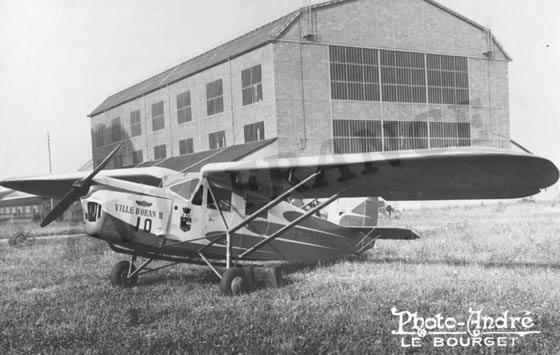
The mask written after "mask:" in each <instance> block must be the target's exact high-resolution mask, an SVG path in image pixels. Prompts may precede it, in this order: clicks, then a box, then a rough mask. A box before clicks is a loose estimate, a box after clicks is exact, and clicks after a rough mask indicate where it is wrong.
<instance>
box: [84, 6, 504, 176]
mask: <svg viewBox="0 0 560 355" xmlns="http://www.w3.org/2000/svg"><path fill="white" fill-rule="evenodd" d="M283 19H284V20H283ZM277 21H279V22H278V23H279V25H278V26H276V25H274V26H273V28H274V29H275V31H276V30H278V35H277V36H276V35H275V37H274V36H273V38H271V39H270V40H266V41H263V42H262V44H259V45H258V46H257V47H256V48H252V49H251V50H247V51H243V52H239V53H238V54H237V55H236V56H233V57H228V58H227V60H226V61H224V62H221V63H219V64H217V65H214V66H212V67H209V68H207V69H204V70H202V71H199V72H197V73H194V74H192V75H190V76H188V77H186V78H183V79H180V80H178V81H176V82H173V83H171V84H169V85H166V86H164V87H161V88H159V89H157V90H155V91H148V90H146V92H145V93H144V94H142V95H141V96H139V97H137V98H135V99H133V100H130V101H127V102H123V103H122V104H120V105H118V106H116V107H113V108H111V109H108V110H105V111H103V112H101V113H98V114H95V115H93V116H91V117H90V119H91V127H92V140H93V142H92V151H93V162H94V163H95V164H98V163H99V162H100V161H101V160H102V158H103V157H104V156H106V155H107V154H108V153H109V152H110V151H111V150H112V149H113V147H114V146H115V145H116V144H118V143H119V142H124V143H125V148H124V149H123V150H122V151H121V153H120V156H118V157H117V159H115V164H114V166H129V165H137V164H138V163H140V162H142V161H149V160H158V159H160V158H162V157H170V156H176V155H179V154H180V153H184V152H185V151H188V152H190V151H194V152H197V151H203V150H208V149H213V148H216V147H219V146H220V145H221V144H225V145H228V146H229V145H234V144H242V143H245V142H246V137H245V135H246V134H247V126H248V125H252V124H257V125H258V124H261V125H262V126H258V127H257V128H256V129H258V130H259V133H257V134H256V139H257V140H260V139H269V138H278V139H277V141H276V142H275V143H274V146H275V148H274V154H280V155H302V154H304V155H310V154H327V153H356V152H362V151H382V150H398V149H423V148H435V147H444V146H453V145H480V146H491V147H503V148H507V147H508V146H509V102H508V100H509V98H508V96H509V94H508V72H507V70H508V62H509V60H510V59H509V57H508V56H507V54H506V53H505V52H503V50H502V48H501V46H500V45H499V44H498V43H497V41H495V39H494V37H493V36H492V35H491V34H490V33H489V32H488V31H487V30H486V29H485V28H483V27H482V26H480V25H478V24H476V23H473V22H472V21H470V20H468V19H466V18H464V17H462V16H461V15H459V14H457V13H455V12H453V11H452V10H449V9H447V8H444V7H443V6H441V5H439V4H438V3H435V2H434V1H432V0H391V1H389V0H335V1H329V2H327V3H323V4H318V5H314V6H312V7H310V8H303V9H300V10H298V11H296V12H294V13H293V14H289V15H287V16H285V17H284V18H281V19H279V20H277ZM266 26H267V25H265V26H264V27H266ZM282 26H285V27H282ZM264 27H263V28H264ZM267 29H269V28H267ZM259 31H262V28H260V29H256V30H254V31H252V32H250V33H248V34H246V35H244V36H242V37H240V39H242V40H245V39H246V38H249V37H251V36H253V37H254V36H256V35H258V34H259ZM275 33H276V32H275ZM236 40H238V39H236ZM236 40H234V41H232V42H230V43H235V41H236ZM356 50H357V51H358V52H359V53H361V54H360V56H361V58H362V59H360V60H365V57H366V56H368V60H369V61H373V62H371V63H368V65H365V64H364V65H362V67H363V68H362V69H361V70H362V72H360V73H361V74H360V75H362V79H361V80H362V81H364V82H361V83H355V82H349V81H351V80H350V79H348V78H346V76H348V77H349V76H350V75H351V74H350V70H351V69H352V67H355V65H354V64H355V63H350V62H351V61H352V60H350V59H348V58H343V59H341V58H339V57H340V55H339V54H337V53H339V52H340V51H342V52H340V53H346V54H348V56H350V52H355V51H356ZM212 51H214V52H213V53H216V51H220V47H218V48H216V49H214V50H212ZM489 51H492V54H491V55H489V54H488V52H489ZM209 53H210V52H209ZM346 54H344V55H343V56H346ZM205 55H206V54H205ZM402 55H404V57H403V58H405V57H406V58H408V59H406V58H405V59H406V61H410V60H412V61H413V62H414V60H416V61H417V60H420V61H421V65H419V66H417V67H414V64H410V63H408V62H407V63H408V64H405V65H404V66H402V65H401V67H399V65H400V64H399V63H398V60H397V63H396V64H391V68H388V67H386V66H385V67H384V65H387V64H386V63H385V62H384V61H387V60H388V59H387V58H389V57H388V56H393V57H395V58H396V57H398V56H402ZM202 56H204V55H202ZM335 57H336V58H335ZM391 58H392V57H391ZM410 58H413V59H410ZM414 58H415V59H414ZM434 58H435V59H437V61H438V65H440V66H441V68H440V69H433V68H432V67H431V65H432V64H431V63H432V62H433V61H434V60H435V59H434ZM454 58H457V59H454ZM391 60H393V61H394V60H396V59H391ZM449 60H450V61H451V62H452V63H455V64H454V65H456V66H457V68H459V67H461V68H460V69H457V68H455V69H456V70H457V72H455V73H454V72H451V75H452V78H454V79H453V80H455V83H454V84H453V85H455V86H456V87H453V88H451V89H450V88H444V87H443V86H445V85H444V84H441V86H442V87H441V88H436V89H437V90H439V94H438V95H440V98H441V97H442V96H441V95H444V94H442V93H443V92H446V90H447V91H450V90H451V92H452V93H454V95H455V98H456V100H455V101H453V100H451V101H449V100H448V102H444V101H445V99H441V100H440V101H441V102H439V101H437V100H435V101H433V100H432V99H431V96H430V95H432V91H431V90H432V89H433V88H432V87H430V85H435V84H433V83H431V82H430V81H431V80H432V79H431V76H430V75H432V72H434V73H436V74H437V75H440V77H441V78H443V76H444V71H445V70H444V69H445V68H444V67H443V66H444V64H443V63H444V61H449ZM345 61H349V62H347V63H340V62H345ZM384 63H385V64H384ZM461 63H464V64H461ZM362 64H363V63H362ZM360 65H361V64H360ZM256 66H258V67H259V70H260V77H259V80H260V84H261V85H262V95H260V97H258V98H257V99H256V100H253V101H252V102H251V103H250V104H244V102H243V100H244V95H245V93H244V91H243V90H242V85H243V83H242V81H243V80H245V79H243V78H244V75H245V74H244V73H243V72H244V71H247V70H248V68H252V67H256ZM337 66H338V67H342V68H345V69H344V70H346V72H344V73H343V76H345V78H343V79H341V78H339V77H338V76H340V75H341V74H340V72H339V71H337V70H338V69H336V68H335V67H337ZM407 66H408V67H407ZM366 67H369V69H371V70H373V69H372V68H374V69H375V71H377V74H375V76H376V79H372V78H370V79H367V80H370V82H366V81H367V80H366V79H365V75H366V74H365V70H366V69H364V68H366ZM335 69H336V70H335ZM369 69H368V70H369ZM389 69H390V70H393V71H394V72H395V73H396V74H397V75H399V71H403V70H404V71H405V72H406V71H407V70H408V73H412V74H407V75H414V72H416V74H417V75H420V76H422V75H425V77H424V78H420V79H418V78H417V79H414V78H413V79H412V80H421V81H422V82H423V84H422V85H423V86H422V85H420V84H418V83H416V84H418V85H419V86H418V85H417V87H416V89H417V90H420V91H422V90H424V91H425V93H423V94H422V95H423V96H422V97H420V98H418V97H415V98H414V99H410V97H412V96H410V95H411V93H413V92H416V91H413V90H416V89H414V88H412V86H414V81H413V82H412V84H410V83H409V84H407V85H409V86H411V87H410V88H407V87H405V86H406V85H400V86H401V88H399V87H398V86H399V85H397V84H399V83H398V82H393V83H392V84H391V85H388V84H387V83H386V82H384V80H395V79H394V78H393V79H385V78H384V77H385V76H386V74H387V73H389V71H390V70H389ZM455 69H453V70H455ZM173 70H174V69H173V68H172V70H171V71H170V74H169V75H172V74H173ZM352 70H353V69H352ZM422 70H423V72H422ZM165 73H166V72H163V73H162V74H165ZM162 74H158V75H159V76H161V75H162ZM354 74H355V73H354ZM447 74H449V72H448V73H447ZM393 75H395V74H393ZM453 75H456V76H453ZM461 75H463V76H464V77H465V78H464V79H462V80H463V81H464V83H463V84H464V85H463V87H461V88H459V87H458V86H457V85H458V84H457V83H458V82H459V81H460V79H459V76H461ZM335 76H337V77H335ZM157 77H158V76H156V78H157ZM441 78H440V79H439V80H440V81H442V79H441ZM467 78H468V80H467ZM148 80H150V79H148ZM216 80H221V89H222V90H221V100H222V101H221V105H222V109H221V112H218V113H216V114H208V112H207V109H208V107H209V106H208V105H210V103H209V102H208V101H209V100H208V93H209V90H214V89H209V87H208V85H210V84H211V83H213V82H215V81H216ZM341 80H342V81H344V82H343V83H342V84H341V83H340V82H339V81H341ZM353 80H354V79H353ZM399 80H401V79H397V81H399ZM408 80H410V78H409V79H408ZM346 81H348V82H346ZM354 81H355V80H354ZM374 81H376V82H375V83H373V82H374ZM432 81H433V80H432ZM467 81H468V83H467ZM143 84H144V83H139V84H137V85H135V87H136V88H138V87H140V88H141V87H142V85H143ZM385 84H387V85H385ZM400 84H403V83H400ZM340 85H342V86H343V87H344V90H347V92H345V93H344V94H343V96H344V95H347V96H348V97H346V96H344V97H341V96H340V95H341V94H340V92H338V91H337V92H336V93H335V91H336V90H338V89H339V86H340ZM356 85H358V86H361V88H360V90H361V91H359V94H360V95H361V97H360V98H356V97H351V96H352V95H355V93H353V94H351V93H350V91H351V87H352V88H354V87H355V86H356ZM438 85H439V84H438ZM453 85H452V86H453ZM335 87H336V88H335ZM386 89H387V90H389V89H391V90H393V91H394V92H393V91H390V90H389V91H387V92H385V91H386ZM401 89H402V90H403V91H402V93H401V91H398V90H401ZM127 90H128V89H127ZM352 90H354V89H352ZM368 90H370V91H368ZM371 90H374V91H376V93H374V92H373V91H371ZM406 90H408V91H406ZM437 90H436V91H437ZM454 90H455V91H454ZM465 90H466V92H467V93H468V99H467V100H466V101H465V100H462V102H459V99H458V98H459V92H463V93H464V92H465ZM125 91H126V90H125ZM364 91H365V93H364ZM187 92H188V93H189V94H190V95H189V100H188V101H185V98H184V97H183V99H182V100H179V96H178V95H180V94H185V93H187ZM253 93H255V92H253ZM391 93H392V94H391ZM374 94H375V95H377V96H375V95H374ZM401 94H403V95H404V96H403V97H400V96H399V95H401ZM116 95H117V96H118V95H119V93H117V94H116ZM368 95H370V96H371V95H373V96H375V97H367V96H368ZM391 95H393V96H395V97H393V98H392V99H387V98H388V97H389V96H391ZM407 95H408V98H406V97H405V96H407ZM415 95H417V92H416V94H415ZM397 96H399V97H397ZM178 101H181V102H182V104H181V105H183V104H185V102H188V105H187V106H188V111H189V120H185V119H184V117H183V116H181V117H183V121H186V122H182V123H179V121H181V118H180V117H179V111H180V110H179V107H178ZM154 105H155V106H154ZM185 107H186V106H185ZM160 113H161V114H162V115H161V119H159V118H158V119H154V117H157V116H158V115H159V114H160ZM133 114H136V116H135V118H134V119H135V120H136V121H135V122H136V123H135V124H133V123H132V120H133V117H132V116H133ZM155 121H158V122H160V123H158V124H161V125H162V126H163V127H159V128H161V129H154V128H155V126H154V125H155V124H156V123H155ZM133 126H135V127H133ZM356 127H358V128H359V129H358V128H356ZM360 127H362V128H360ZM363 127H366V128H367V129H363ZM349 130H350V131H351V132H348V131H349ZM115 131H118V133H117V134H116V133H115ZM261 131H262V132H261ZM440 131H441V132H442V133H438V132H440ZM138 132H140V133H139V134H138ZM434 132H435V133H434ZM461 132H463V133H461ZM465 132H466V133H465ZM253 133H254V132H253ZM221 134H223V136H222V135H221ZM437 134H440V135H439V136H437ZM449 135H451V138H450V136H449ZM453 135H454V136H453ZM187 140H190V141H189V142H187ZM211 141H213V142H214V145H213V146H212V145H211ZM217 142H218V143H217ZM187 143H188V144H187ZM216 144H218V145H216ZM185 147H188V149H187V150H185V149H186V148H185ZM162 151H163V152H164V153H163V154H162Z"/></svg>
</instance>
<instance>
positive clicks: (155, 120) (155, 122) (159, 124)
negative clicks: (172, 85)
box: [152, 101, 165, 131]
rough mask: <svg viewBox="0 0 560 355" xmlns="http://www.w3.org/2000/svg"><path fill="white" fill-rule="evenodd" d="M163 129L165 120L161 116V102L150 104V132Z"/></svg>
mask: <svg viewBox="0 0 560 355" xmlns="http://www.w3.org/2000/svg"><path fill="white" fill-rule="evenodd" d="M164 128H165V119H164V116H163V101H158V102H156V103H155V104H152V130H153V131H159V130H160V129H164Z"/></svg>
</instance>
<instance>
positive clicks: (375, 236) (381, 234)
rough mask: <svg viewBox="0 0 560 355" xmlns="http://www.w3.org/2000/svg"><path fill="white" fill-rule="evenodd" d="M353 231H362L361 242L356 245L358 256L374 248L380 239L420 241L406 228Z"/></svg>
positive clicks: (360, 229)
mask: <svg viewBox="0 0 560 355" xmlns="http://www.w3.org/2000/svg"><path fill="white" fill-rule="evenodd" d="M350 229H352V230H356V231H358V230H359V231H360V232H361V233H360V234H361V235H362V237H361V238H360V241H359V242H358V243H357V244H356V246H355V248H356V254H358V255H359V254H362V253H363V252H365V251H367V250H369V249H371V248H373V246H374V245H375V242H376V241H377V240H380V239H385V240H387V239H389V240H415V239H420V236H419V235H418V234H417V233H416V232H414V231H412V230H410V229H405V228H387V227H375V228H352V227H351V228H350Z"/></svg>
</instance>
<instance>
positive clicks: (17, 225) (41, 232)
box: [0, 221, 84, 240]
mask: <svg viewBox="0 0 560 355" xmlns="http://www.w3.org/2000/svg"><path fill="white" fill-rule="evenodd" d="M22 229H23V230H25V231H26V232H28V233H29V234H30V235H31V236H33V237H48V236H53V235H68V234H79V233H84V227H83V223H81V222H58V221H55V222H53V223H51V224H49V225H48V226H47V227H45V228H41V227H40V226H39V223H33V224H30V223H22V222H5V223H0V240H1V239H7V238H8V237H9V236H11V235H13V234H14V233H17V232H18V231H20V230H22Z"/></svg>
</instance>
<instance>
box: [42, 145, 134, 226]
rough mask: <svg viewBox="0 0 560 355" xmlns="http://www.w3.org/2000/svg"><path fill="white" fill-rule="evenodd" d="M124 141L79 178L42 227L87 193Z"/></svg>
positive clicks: (43, 222)
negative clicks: (93, 168) (96, 176)
mask: <svg viewBox="0 0 560 355" xmlns="http://www.w3.org/2000/svg"><path fill="white" fill-rule="evenodd" d="M122 145H123V143H121V144H119V145H118V146H117V147H116V148H115V149H113V151H112V152H111V153H109V155H107V157H106V158H105V159H104V160H103V161H102V162H101V164H99V165H98V166H97V168H95V170H94V171H92V172H91V174H89V175H88V176H87V177H86V178H84V179H81V180H77V181H76V182H74V184H73V185H72V188H71V189H70V190H69V191H68V192H67V193H66V194H65V195H64V197H63V198H62V199H61V200H60V202H59V203H58V204H57V205H56V206H55V207H54V208H53V209H52V211H50V212H49V214H48V215H47V216H46V217H45V219H44V220H43V221H42V222H41V227H45V226H48V225H49V224H50V223H51V222H52V221H54V220H55V219H57V218H58V217H59V216H60V215H62V214H63V213H64V212H65V211H66V210H67V209H68V207H70V206H71V205H72V203H73V202H74V201H76V200H77V199H78V198H79V197H81V196H83V195H84V194H87V192H88V190H89V187H90V186H91V182H92V180H93V178H94V177H95V175H97V173H99V172H100V171H101V170H103V168H105V166H106V165H107V164H108V163H109V161H110V160H111V158H113V156H114V155H115V154H116V153H117V151H118V150H119V149H120V148H121V147H122Z"/></svg>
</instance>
